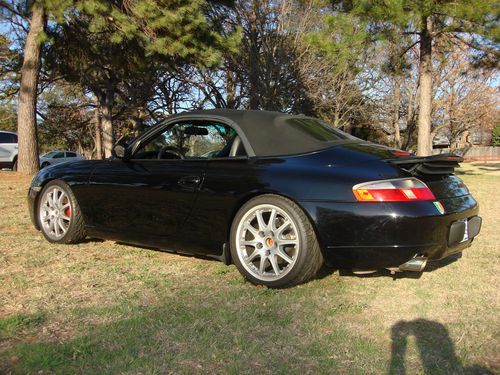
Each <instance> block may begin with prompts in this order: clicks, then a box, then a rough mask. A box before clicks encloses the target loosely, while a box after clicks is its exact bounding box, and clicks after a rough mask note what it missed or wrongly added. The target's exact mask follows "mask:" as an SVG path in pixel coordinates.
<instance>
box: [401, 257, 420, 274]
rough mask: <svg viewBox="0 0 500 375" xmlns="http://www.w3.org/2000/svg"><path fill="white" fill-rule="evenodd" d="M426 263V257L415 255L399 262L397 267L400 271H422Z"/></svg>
mask: <svg viewBox="0 0 500 375" xmlns="http://www.w3.org/2000/svg"><path fill="white" fill-rule="evenodd" d="M426 265H427V257H422V256H416V257H414V258H412V259H410V260H409V261H408V262H406V263H403V264H401V265H400V266H399V267H398V269H399V270H400V271H412V272H422V271H423V270H424V268H425V266H426Z"/></svg>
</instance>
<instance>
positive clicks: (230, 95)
mask: <svg viewBox="0 0 500 375" xmlns="http://www.w3.org/2000/svg"><path fill="white" fill-rule="evenodd" d="M234 91H235V90H234V73H233V72H232V71H231V70H230V69H229V67H226V92H227V98H226V106H227V108H235V107H236V105H235V104H236V103H235V92H234Z"/></svg>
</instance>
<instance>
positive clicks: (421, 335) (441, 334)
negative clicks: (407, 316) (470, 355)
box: [388, 319, 493, 375]
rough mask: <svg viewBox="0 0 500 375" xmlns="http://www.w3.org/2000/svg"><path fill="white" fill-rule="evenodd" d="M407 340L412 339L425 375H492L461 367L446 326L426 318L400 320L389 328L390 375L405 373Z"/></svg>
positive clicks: (483, 370) (411, 371)
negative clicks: (390, 340)
mask: <svg viewBox="0 0 500 375" xmlns="http://www.w3.org/2000/svg"><path fill="white" fill-rule="evenodd" d="M409 337H414V338H415V342H416V345H417V348H418V351H419V354H420V360H421V361H422V367H423V368H424V373H425V374H464V375H465V374H467V375H472V374H477V375H479V374H482V375H485V374H491V375H493V372H491V371H489V370H488V369H486V368H484V367H481V366H479V365H473V366H472V367H464V366H462V364H461V363H460V360H459V359H458V358H457V356H456V354H455V348H454V345H453V342H452V341H451V339H450V335H449V334H448V330H447V329H446V327H445V326H444V325H442V324H440V323H437V322H434V321H431V320H427V319H416V320H412V321H404V320H402V321H399V322H397V323H396V324H394V325H393V326H392V330H391V339H392V342H391V360H390V363H389V370H388V373H389V374H390V375H393V374H406V372H407V369H406V367H405V356H406V351H407V347H408V338H409ZM409 370H410V371H408V372H410V373H414V372H415V371H414V369H409Z"/></svg>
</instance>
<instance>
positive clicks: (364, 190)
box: [352, 178, 436, 202]
mask: <svg viewBox="0 0 500 375" xmlns="http://www.w3.org/2000/svg"><path fill="white" fill-rule="evenodd" d="M352 192H353V193H354V196H355V197H356V199H357V200H358V201H359V202H411V201H431V200H435V199H436V198H435V197H434V194H432V191H431V189H429V188H428V187H427V185H426V184H424V183H423V182H422V181H420V180H419V179H416V178H398V179H394V180H380V181H371V182H365V183H362V184H358V185H356V186H354V187H353V188H352Z"/></svg>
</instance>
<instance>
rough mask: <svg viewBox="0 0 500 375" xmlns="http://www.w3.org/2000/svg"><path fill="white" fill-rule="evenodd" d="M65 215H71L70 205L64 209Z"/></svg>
mask: <svg viewBox="0 0 500 375" xmlns="http://www.w3.org/2000/svg"><path fill="white" fill-rule="evenodd" d="M66 216H67V217H71V207H68V208H67V209H66Z"/></svg>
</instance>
